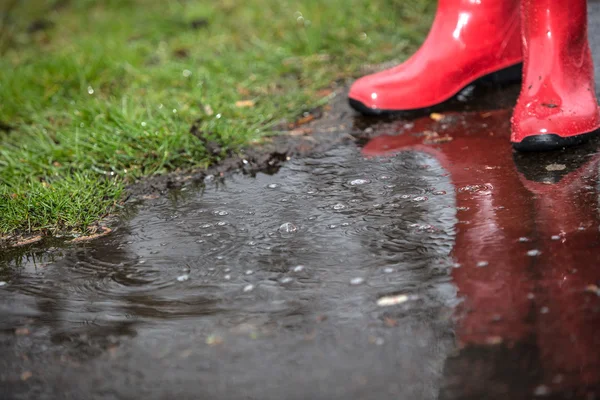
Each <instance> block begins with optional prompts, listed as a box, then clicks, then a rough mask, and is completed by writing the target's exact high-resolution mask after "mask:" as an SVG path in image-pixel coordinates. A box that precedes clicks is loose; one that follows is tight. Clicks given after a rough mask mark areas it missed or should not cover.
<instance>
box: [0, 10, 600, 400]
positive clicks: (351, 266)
mask: <svg viewBox="0 0 600 400" xmlns="http://www.w3.org/2000/svg"><path fill="white" fill-rule="evenodd" d="M590 10H591V15H592V16H594V15H598V12H600V3H598V2H592V3H590ZM595 26H597V24H595V25H594V24H591V26H590V29H591V37H592V47H593V49H594V50H595V53H598V52H597V51H596V50H598V49H600V44H598V43H597V42H598V39H599V38H600V34H596V30H597V29H596V28H595ZM596 66H597V67H599V66H600V63H599V62H597V63H596ZM514 89H515V88H514V87H513V88H512V89H511V88H508V89H507V90H508V92H505V93H504V94H502V95H499V96H494V95H493V94H492V97H489V96H488V100H487V101H483V100H478V99H477V96H478V94H477V90H479V89H477V88H474V89H473V88H471V89H469V91H468V92H469V93H465V94H464V95H465V96H466V97H467V100H469V99H468V98H469V97H470V96H474V100H471V101H470V102H469V101H467V102H466V103H465V99H460V98H457V99H455V100H453V101H452V102H450V103H451V104H450V107H449V109H451V110H454V109H456V110H465V109H466V110H469V112H465V113H462V114H461V113H448V112H445V113H444V118H441V119H440V118H439V116H438V117H436V118H435V119H436V120H437V121H434V120H432V119H430V118H429V117H428V116H424V117H420V118H419V117H418V116H417V115H413V116H411V120H396V121H394V120H387V121H383V122H382V121H379V122H377V121H374V120H362V119H357V120H355V121H354V128H353V131H356V132H358V131H360V132H361V133H360V135H358V136H359V137H358V139H359V140H357V141H356V143H354V144H353V142H352V141H349V140H345V141H343V143H342V142H340V144H338V145H337V146H335V147H334V148H332V149H330V150H327V151H321V152H318V153H316V154H314V155H313V156H312V157H302V158H293V159H292V160H291V161H289V162H287V163H285V164H284V165H283V167H282V168H281V169H280V170H279V171H278V172H277V173H276V174H274V175H267V174H260V173H259V174H257V175H256V177H250V176H244V175H235V176H232V177H231V178H227V179H225V180H224V181H209V182H207V183H206V185H205V186H204V187H202V188H200V189H192V188H191V187H186V188H183V189H181V190H174V191H171V193H170V194H169V196H166V197H161V198H158V199H155V200H151V201H148V202H147V203H146V205H145V206H140V207H139V210H138V211H137V212H134V213H133V214H132V216H131V217H130V218H129V219H127V220H126V221H125V222H123V223H122V225H121V226H120V227H119V228H118V229H115V230H114V231H113V232H112V233H111V234H110V235H108V236H106V237H103V238H100V239H98V240H96V241H93V242H90V243H81V244H77V245H65V244H63V243H61V242H60V241H57V242H56V243H50V244H49V245H50V246H54V247H50V248H43V249H38V248H36V247H35V246H36V245H33V246H30V247H29V248H28V249H27V248H25V249H21V250H14V251H11V252H7V253H6V254H4V255H3V256H2V257H3V258H2V259H0V352H1V353H0V354H1V355H2V357H0V397H1V398H7V399H30V398H35V399H54V398H72V399H87V398H90V399H91V398H94V399H117V398H118V399H127V398H148V399H171V398H203V399H204V398H205V399H209V398H210V399H242V398H243V399H248V398H253V399H419V400H421V399H531V398H538V397H539V398H550V399H564V398H568V399H586V400H588V399H594V398H597V396H600V352H598V349H599V348H600V290H599V289H598V287H599V286H600V267H599V266H600V251H598V249H599V248H600V231H599V228H600V214H599V212H600V211H599V207H598V201H599V198H598V193H599V192H598V188H599V182H598V167H599V166H598V164H599V162H600V154H599V153H598V146H599V144H598V141H596V142H593V143H590V144H588V145H586V146H582V147H580V148H577V149H575V150H569V151H567V152H558V153H549V154H526V155H522V154H515V153H513V152H512V150H511V148H510V146H508V145H507V143H508V135H509V119H510V112H509V111H486V110H487V109H488V108H490V107H489V106H492V107H491V108H503V107H505V106H506V107H508V106H510V104H513V103H514V98H515V96H516V94H517V93H516V91H515V90H514ZM507 93H508V94H507ZM344 112H346V111H344ZM345 121H346V122H348V121H350V119H349V118H348V117H347V116H346V118H345ZM346 136H347V135H346Z"/></svg>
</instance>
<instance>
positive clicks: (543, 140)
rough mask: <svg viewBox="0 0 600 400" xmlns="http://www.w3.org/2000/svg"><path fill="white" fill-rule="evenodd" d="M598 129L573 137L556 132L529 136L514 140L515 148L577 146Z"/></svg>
mask: <svg viewBox="0 0 600 400" xmlns="http://www.w3.org/2000/svg"><path fill="white" fill-rule="evenodd" d="M597 133H598V130H596V131H592V132H588V133H584V134H581V135H577V136H571V137H567V138H564V137H560V136H559V135H557V134H555V133H546V134H543V135H536V136H529V137H526V138H525V139H523V140H522V141H521V142H519V143H515V142H513V144H512V145H513V148H514V149H515V150H517V151H521V152H540V151H552V150H560V149H564V148H566V147H572V146H577V145H580V144H583V143H585V142H587V141H588V140H590V139H592V138H593V137H594V136H596V134H597Z"/></svg>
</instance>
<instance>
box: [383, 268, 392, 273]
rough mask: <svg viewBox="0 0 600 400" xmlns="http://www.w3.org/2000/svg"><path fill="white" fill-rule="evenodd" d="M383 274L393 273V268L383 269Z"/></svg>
mask: <svg viewBox="0 0 600 400" xmlns="http://www.w3.org/2000/svg"><path fill="white" fill-rule="evenodd" d="M383 272H384V273H386V274H391V273H392V272H394V268H391V267H386V268H384V269H383Z"/></svg>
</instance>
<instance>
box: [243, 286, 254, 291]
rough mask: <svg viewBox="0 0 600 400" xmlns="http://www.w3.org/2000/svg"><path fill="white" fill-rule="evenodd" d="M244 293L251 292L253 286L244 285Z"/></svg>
mask: <svg viewBox="0 0 600 400" xmlns="http://www.w3.org/2000/svg"><path fill="white" fill-rule="evenodd" d="M243 290H244V292H251V291H253V290H254V285H252V284H250V285H246V286H244V289H243Z"/></svg>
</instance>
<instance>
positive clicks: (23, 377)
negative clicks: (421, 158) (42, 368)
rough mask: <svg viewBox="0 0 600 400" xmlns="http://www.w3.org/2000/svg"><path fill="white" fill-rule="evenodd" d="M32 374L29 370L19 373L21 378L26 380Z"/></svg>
mask: <svg viewBox="0 0 600 400" xmlns="http://www.w3.org/2000/svg"><path fill="white" fill-rule="evenodd" d="M32 376H33V374H32V373H31V371H25V372H23V373H22V374H21V380H22V381H26V380H27V379H29V378H31V377H32Z"/></svg>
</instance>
